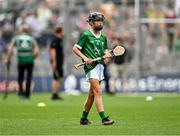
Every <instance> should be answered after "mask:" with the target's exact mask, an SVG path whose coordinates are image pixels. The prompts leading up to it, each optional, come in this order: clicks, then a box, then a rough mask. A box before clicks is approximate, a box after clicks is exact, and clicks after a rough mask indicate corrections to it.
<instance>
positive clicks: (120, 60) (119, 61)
mask: <svg viewBox="0 0 180 136" xmlns="http://www.w3.org/2000/svg"><path fill="white" fill-rule="evenodd" d="M118 45H123V40H122V38H121V37H120V36H119V35H118V34H117V33H116V34H114V36H113V37H112V46H114V47H115V46H118ZM126 58H127V49H126V51H125V53H124V54H123V55H121V56H116V57H114V59H113V61H112V63H111V64H110V65H109V73H110V75H111V86H110V92H111V93H112V94H113V93H115V91H116V87H115V86H116V84H115V83H116V80H117V79H118V78H120V79H121V91H123V90H124V89H123V80H124V72H125V70H126V67H125V63H126ZM118 91H119V90H118Z"/></svg>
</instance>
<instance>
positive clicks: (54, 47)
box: [50, 26, 64, 100]
mask: <svg viewBox="0 0 180 136" xmlns="http://www.w3.org/2000/svg"><path fill="white" fill-rule="evenodd" d="M63 35H64V34H63V28H62V27H61V26H58V27H56V30H55V35H54V38H53V40H52V42H51V45H50V57H51V67H52V71H53V80H52V98H51V99H52V100H62V98H61V97H60V96H59V95H58V91H59V89H60V86H61V82H62V78H63V75H64V72H63V62H64V53H63Z"/></svg>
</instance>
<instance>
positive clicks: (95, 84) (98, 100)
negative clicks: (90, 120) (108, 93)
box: [90, 79, 104, 112]
mask: <svg viewBox="0 0 180 136" xmlns="http://www.w3.org/2000/svg"><path fill="white" fill-rule="evenodd" d="M90 84H91V88H92V91H93V93H94V101H95V104H96V108H97V111H98V112H102V111H104V106H103V101H102V91H101V86H100V81H98V80H97V79H91V80H90Z"/></svg>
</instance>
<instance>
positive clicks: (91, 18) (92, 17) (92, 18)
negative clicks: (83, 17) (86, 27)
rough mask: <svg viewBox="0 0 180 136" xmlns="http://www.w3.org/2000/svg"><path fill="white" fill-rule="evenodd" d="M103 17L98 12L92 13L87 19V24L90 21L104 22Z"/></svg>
mask: <svg viewBox="0 0 180 136" xmlns="http://www.w3.org/2000/svg"><path fill="white" fill-rule="evenodd" d="M104 19H105V18H104V15H103V14H101V13H99V12H93V13H91V14H90V15H89V17H88V20H87V21H88V22H91V21H104Z"/></svg>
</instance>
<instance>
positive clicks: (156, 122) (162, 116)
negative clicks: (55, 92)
mask: <svg viewBox="0 0 180 136" xmlns="http://www.w3.org/2000/svg"><path fill="white" fill-rule="evenodd" d="M145 97H146V95H141V96H138V95H136V96H132V95H131V96H127V95H121V94H120V95H117V96H108V95H105V94H103V100H104V105H105V111H106V113H107V114H108V115H110V117H111V118H112V119H114V120H115V124H114V125H112V126H103V125H102V124H101V121H100V118H99V115H98V113H97V112H96V108H95V105H93V108H92V109H91V112H90V115H89V119H90V120H91V121H92V124H91V125H89V126H81V125H79V119H80V116H81V113H82V107H83V104H84V101H85V99H86V94H82V95H80V96H68V95H63V98H64V100H63V101H58V102H54V101H51V100H50V94H44V93H39V94H35V93H34V94H32V97H31V99H30V100H20V99H19V98H18V97H17V96H16V95H15V94H10V95H9V96H8V99H6V100H3V95H2V94H0V135H12V134H13V135H180V95H178V94H177V95H170V96H168V95H166V96H162V95H156V94H153V101H150V102H148V101H146V100H145ZM38 102H44V103H45V104H46V107H41V108H40V107H37V103H38Z"/></svg>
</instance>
